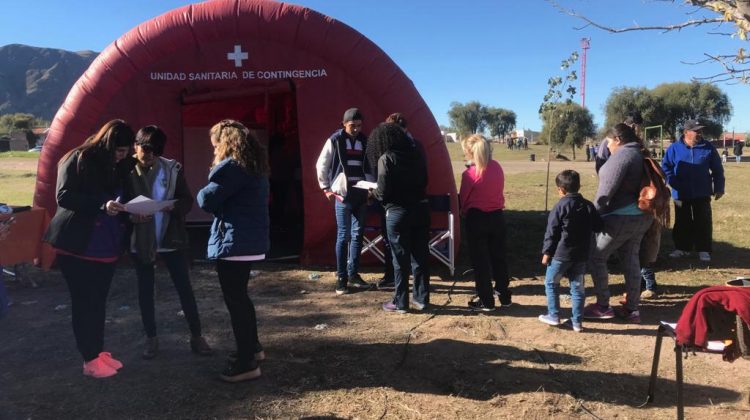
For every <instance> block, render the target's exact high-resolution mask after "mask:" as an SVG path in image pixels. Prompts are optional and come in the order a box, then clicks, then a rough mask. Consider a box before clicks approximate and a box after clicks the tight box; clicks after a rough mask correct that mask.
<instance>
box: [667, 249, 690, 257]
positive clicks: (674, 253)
mask: <svg viewBox="0 0 750 420" xmlns="http://www.w3.org/2000/svg"><path fill="white" fill-rule="evenodd" d="M689 256H690V253H689V252H687V251H683V250H681V249H675V250H674V251H672V252H670V253H669V258H684V257H689Z"/></svg>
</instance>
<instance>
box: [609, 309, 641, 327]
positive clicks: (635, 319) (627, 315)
mask: <svg viewBox="0 0 750 420" xmlns="http://www.w3.org/2000/svg"><path fill="white" fill-rule="evenodd" d="M615 315H617V317H618V318H619V319H621V320H622V321H625V322H627V323H629V324H640V323H641V313H640V312H639V311H631V310H629V309H627V308H626V307H624V306H618V307H617V308H616V309H615Z"/></svg>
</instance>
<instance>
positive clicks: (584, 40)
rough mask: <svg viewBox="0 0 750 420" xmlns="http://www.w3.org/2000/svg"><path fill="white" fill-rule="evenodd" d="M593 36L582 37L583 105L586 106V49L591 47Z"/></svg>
mask: <svg viewBox="0 0 750 420" xmlns="http://www.w3.org/2000/svg"><path fill="white" fill-rule="evenodd" d="M590 43H591V38H581V50H583V53H582V54H581V55H582V57H581V106H582V107H584V108H586V51H588V49H589V48H591V44H590Z"/></svg>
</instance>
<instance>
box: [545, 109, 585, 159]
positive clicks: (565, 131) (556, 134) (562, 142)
mask: <svg viewBox="0 0 750 420" xmlns="http://www.w3.org/2000/svg"><path fill="white" fill-rule="evenodd" d="M542 124H543V125H542V139H544V140H546V139H549V140H550V141H551V142H552V144H553V145H555V146H557V147H559V148H565V147H570V149H571V150H572V151H573V159H575V158H576V147H581V146H582V145H583V144H584V143H586V139H588V138H590V137H593V136H594V134H595V133H596V127H595V126H594V117H593V116H592V115H591V112H589V110H588V109H586V108H584V107H582V106H580V105H578V104H577V103H575V102H569V103H561V104H558V105H557V106H556V107H555V108H551V109H547V110H546V111H544V112H542Z"/></svg>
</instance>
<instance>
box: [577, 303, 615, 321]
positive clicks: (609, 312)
mask: <svg viewBox="0 0 750 420" xmlns="http://www.w3.org/2000/svg"><path fill="white" fill-rule="evenodd" d="M583 317H584V318H586V319H612V318H614V317H615V311H614V310H613V309H612V307H611V306H607V307H603V306H601V305H599V304H597V303H592V304H590V305H586V307H585V308H583Z"/></svg>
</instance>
